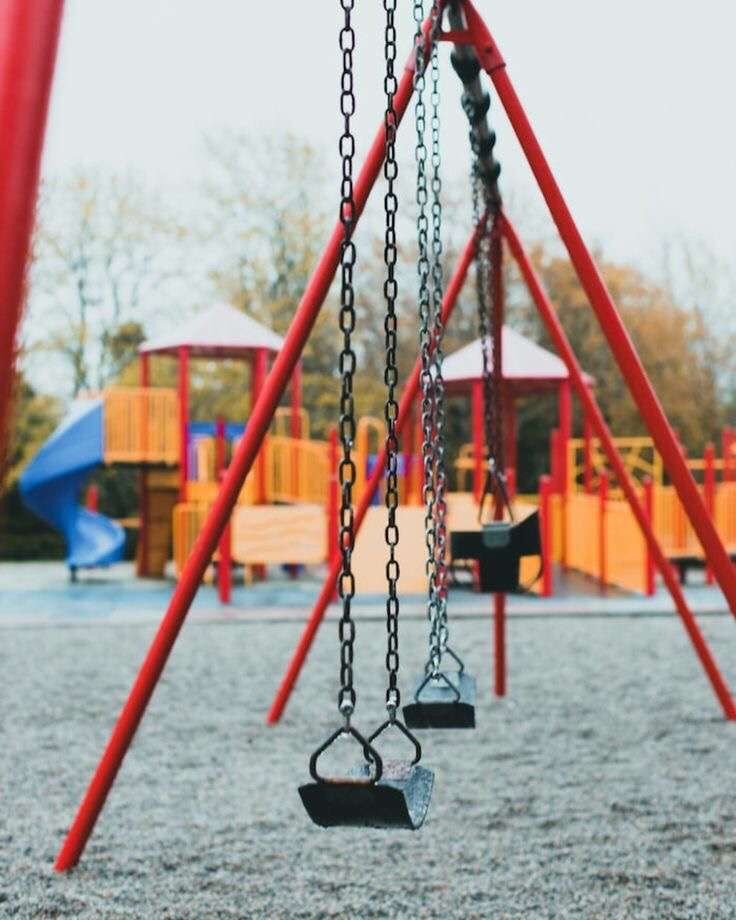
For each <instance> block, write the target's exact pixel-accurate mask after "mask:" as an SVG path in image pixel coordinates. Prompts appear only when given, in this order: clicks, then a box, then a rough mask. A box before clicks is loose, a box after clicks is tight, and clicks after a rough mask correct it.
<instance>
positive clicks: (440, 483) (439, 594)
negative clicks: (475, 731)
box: [430, 2, 449, 673]
mask: <svg viewBox="0 0 736 920" xmlns="http://www.w3.org/2000/svg"><path fill="white" fill-rule="evenodd" d="M438 15H439V9H438V4H437V3H436V2H435V3H434V5H433V7H432V22H433V26H434V25H435V23H436V21H437V17H438ZM439 77H440V75H439V55H438V49H437V44H436V43H434V44H433V45H432V53H431V79H432V92H431V104H432V118H431V132H432V311H433V314H434V317H433V328H432V343H433V351H432V359H433V361H432V365H433V367H432V371H433V384H434V393H433V408H434V441H433V443H434V518H435V567H434V575H435V583H434V593H435V610H436V611H437V616H436V621H435V623H434V624H433V629H432V630H431V632H430V658H431V663H432V671H433V673H437V672H438V671H439V667H440V662H441V659H442V654H443V652H444V651H445V649H446V647H447V642H448V639H449V628H448V621H447V576H448V571H447V558H446V557H447V520H446V519H447V500H446V490H447V471H446V467H445V382H444V379H443V377H442V361H443V358H444V355H443V351H442V344H443V343H442V340H443V336H444V328H443V322H442V297H443V274H442V197H441V196H442V179H441V173H440V167H441V155H440V85H439Z"/></svg>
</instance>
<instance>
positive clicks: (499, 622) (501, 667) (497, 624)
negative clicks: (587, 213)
mask: <svg viewBox="0 0 736 920" xmlns="http://www.w3.org/2000/svg"><path fill="white" fill-rule="evenodd" d="M490 255H491V285H492V303H493V305H494V307H495V309H493V310H492V311H491V317H490V320H491V344H492V351H493V390H494V393H496V394H498V397H497V403H496V407H495V408H494V411H496V412H497V411H498V410H499V407H501V408H503V407H504V406H505V404H506V381H505V377H504V367H503V321H504V287H503V237H502V236H501V228H500V225H499V221H498V218H496V217H494V220H493V227H492V230H491V253H490ZM504 423H505V419H504V418H503V416H502V417H501V419H500V420H499V428H500V439H501V443H500V444H499V445H497V447H498V449H499V450H502V451H503V449H504V447H505V444H504V433H505V424H504ZM507 460H508V457H502V461H503V462H502V469H503V472H504V473H505V472H506V461H507ZM504 511H505V509H504V506H503V496H502V495H500V494H499V493H498V492H497V493H496V495H495V502H494V509H493V512H494V513H493V517H494V520H497V521H500V520H502V519H503V515H504ZM493 658H494V669H493V677H494V679H493V689H494V692H495V694H496V696H505V695H506V595H505V594H495V595H494V596H493Z"/></svg>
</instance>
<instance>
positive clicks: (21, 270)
mask: <svg viewBox="0 0 736 920" xmlns="http://www.w3.org/2000/svg"><path fill="white" fill-rule="evenodd" d="M62 10H63V0H3V2H2V3H0V472H1V471H2V469H3V468H4V466H5V461H6V458H7V438H8V434H9V430H8V429H9V425H10V406H11V402H12V398H13V375H14V370H15V349H16V337H17V334H18V326H19V324H20V318H21V313H22V311H23V302H24V300H25V278H26V264H27V261H28V253H29V249H30V242H31V233H32V231H33V220H34V213H35V201H36V191H37V188H38V177H39V169H40V164H41V151H42V147H43V136H44V132H45V129H46V115H47V112H48V103H49V96H50V94H51V83H52V78H53V73H54V62H55V60H56V49H57V46H58V42H59V29H60V26H61V15H62Z"/></svg>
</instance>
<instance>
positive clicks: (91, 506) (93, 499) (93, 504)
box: [84, 483, 100, 511]
mask: <svg viewBox="0 0 736 920" xmlns="http://www.w3.org/2000/svg"><path fill="white" fill-rule="evenodd" d="M84 505H85V507H86V509H87V510H88V511H98V510H99V507H100V490H99V489H98V488H97V486H96V485H95V483H92V484H91V485H89V486H87V495H86V497H85V502H84Z"/></svg>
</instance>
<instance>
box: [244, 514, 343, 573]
mask: <svg viewBox="0 0 736 920" xmlns="http://www.w3.org/2000/svg"><path fill="white" fill-rule="evenodd" d="M326 554H327V522H326V517H325V511H324V508H322V507H320V506H319V505H276V506H274V505H242V506H239V507H238V508H236V509H235V512H234V514H233V518H232V557H233V559H234V560H235V561H236V562H241V563H243V564H264V565H269V564H270V565H278V564H283V563H288V562H294V563H297V562H298V563H303V564H305V565H316V564H319V563H321V562H324V561H325V557H326Z"/></svg>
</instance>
